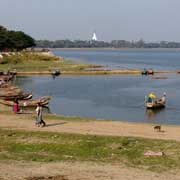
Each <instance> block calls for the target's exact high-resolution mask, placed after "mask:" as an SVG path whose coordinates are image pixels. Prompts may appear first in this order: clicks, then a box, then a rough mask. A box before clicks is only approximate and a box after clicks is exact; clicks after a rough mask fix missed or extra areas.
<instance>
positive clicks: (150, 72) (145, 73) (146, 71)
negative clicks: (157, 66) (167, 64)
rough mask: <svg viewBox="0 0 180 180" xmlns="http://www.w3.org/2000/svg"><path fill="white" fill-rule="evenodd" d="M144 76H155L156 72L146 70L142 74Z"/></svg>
mask: <svg viewBox="0 0 180 180" xmlns="http://www.w3.org/2000/svg"><path fill="white" fill-rule="evenodd" d="M141 74H142V75H153V74H154V71H153V69H145V68H144V70H143V71H142V72H141Z"/></svg>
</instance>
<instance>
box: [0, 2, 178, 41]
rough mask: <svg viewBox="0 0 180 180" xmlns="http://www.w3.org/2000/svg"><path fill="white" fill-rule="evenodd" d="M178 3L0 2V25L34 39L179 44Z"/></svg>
mask: <svg viewBox="0 0 180 180" xmlns="http://www.w3.org/2000/svg"><path fill="white" fill-rule="evenodd" d="M179 9H180V0H0V24H1V25H3V26H6V27H7V28H9V29H15V30H22V31H25V32H26V33H28V34H29V35H31V36H33V37H34V38H36V39H49V40H57V39H83V40H86V39H90V38H91V36H92V33H93V31H94V30H96V33H97V37H98V39H99V40H105V41H107V40H108V41H109V40H113V39H125V40H138V39H140V38H143V39H144V40H146V41H160V40H169V41H171V40H172V41H180V10H179Z"/></svg>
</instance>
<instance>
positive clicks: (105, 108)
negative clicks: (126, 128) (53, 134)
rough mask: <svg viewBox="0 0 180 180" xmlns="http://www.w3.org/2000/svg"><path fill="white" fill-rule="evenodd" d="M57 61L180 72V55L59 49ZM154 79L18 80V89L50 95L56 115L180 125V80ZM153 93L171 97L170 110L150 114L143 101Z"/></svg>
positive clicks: (36, 78) (175, 75)
mask: <svg viewBox="0 0 180 180" xmlns="http://www.w3.org/2000/svg"><path fill="white" fill-rule="evenodd" d="M54 53H55V54H56V55H59V56H63V57H65V58H70V59H78V60H77V62H80V61H82V62H85V63H91V64H101V65H105V66H108V67H110V68H144V67H146V68H150V67H151V68H154V69H171V70H172V69H173V70H177V69H180V51H178V50H170V51H160V50H155V51H151V50H148V51H144V50H143V51H140V50H138V51H135V50H126V51H122V50H121V51H116V50H106V51H105V50H55V51H54ZM161 76H166V77H167V79H161V80H157V79H152V77H151V76H147V77H145V76H141V75H104V76H60V77H58V78H56V79H53V78H52V77H50V76H45V77H44V76H43V77H40V76H34V77H19V78H17V84H19V85H20V86H21V87H23V88H24V89H26V90H27V91H31V92H33V95H34V96H35V97H40V96H45V95H50V96H52V97H53V98H52V101H51V103H50V109H51V111H52V112H53V113H57V114H64V115H73V116H84V117H95V118H98V119H113V120H125V121H134V122H158V123H170V124H180V93H179V89H180V75H178V74H174V75H166V74H164V75H161ZM150 91H154V92H155V93H156V94H157V96H161V95H162V93H163V92H166V93H167V97H168V101H167V107H166V108H165V109H163V110H160V111H151V110H148V111H147V110H146V108H145V107H144V96H145V95H147V94H148V93H149V92H150Z"/></svg>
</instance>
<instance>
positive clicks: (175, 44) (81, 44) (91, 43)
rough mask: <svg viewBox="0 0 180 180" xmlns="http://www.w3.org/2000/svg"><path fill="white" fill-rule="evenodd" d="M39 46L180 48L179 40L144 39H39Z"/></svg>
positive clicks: (37, 43)
mask: <svg viewBox="0 0 180 180" xmlns="http://www.w3.org/2000/svg"><path fill="white" fill-rule="evenodd" d="M36 45H37V47H41V48H180V43H179V42H168V41H161V42H160V43H152V42H150V43H147V42H145V41H144V40H143V39H140V40H139V41H126V40H113V41H111V42H104V41H82V40H75V41H71V40H57V41H48V40H38V41H36Z"/></svg>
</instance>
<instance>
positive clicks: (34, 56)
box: [0, 52, 141, 75]
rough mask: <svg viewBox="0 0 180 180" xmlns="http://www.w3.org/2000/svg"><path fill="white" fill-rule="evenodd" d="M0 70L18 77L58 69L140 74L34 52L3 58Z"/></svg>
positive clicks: (68, 72) (72, 72)
mask: <svg viewBox="0 0 180 180" xmlns="http://www.w3.org/2000/svg"><path fill="white" fill-rule="evenodd" d="M0 62H1V63H0V70H8V69H9V70H14V69H16V71H17V72H18V74H19V75H21V74H22V75H33V74H35V75H36V74H42V75H43V74H45V75H46V74H50V70H51V69H53V68H58V69H60V70H61V74H72V75H73V74H75V75H103V74H140V73H141V70H138V69H118V70H108V69H105V68H103V67H102V66H101V65H93V64H82V63H77V62H75V61H73V60H68V59H64V58H61V57H57V56H54V55H53V54H49V55H48V54H43V53H34V52H21V53H16V54H13V55H9V56H5V57H4V58H3V59H2V60H1V61H0Z"/></svg>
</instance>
